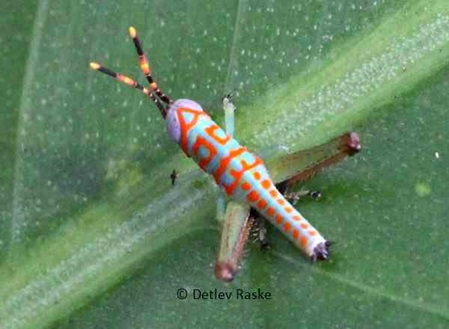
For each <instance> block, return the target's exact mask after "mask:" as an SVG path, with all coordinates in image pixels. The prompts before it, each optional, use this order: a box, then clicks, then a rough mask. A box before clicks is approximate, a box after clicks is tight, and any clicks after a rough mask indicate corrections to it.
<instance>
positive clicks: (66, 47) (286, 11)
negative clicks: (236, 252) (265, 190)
mask: <svg viewBox="0 0 449 329" xmlns="http://www.w3.org/2000/svg"><path fill="white" fill-rule="evenodd" d="M286 3H287V2H282V3H277V2H272V1H257V2H256V1H239V2H237V1H235V2H225V3H222V2H219V1H216V2H215V1H213V2H209V3H208V4H204V2H201V1H189V2H181V1H173V2H169V3H168V4H167V3H163V4H162V3H159V2H148V1H137V2H136V3H133V4H130V3H128V2H125V1H117V2H115V3H111V2H110V3H107V4H102V5H101V6H100V5H98V4H96V3H90V4H86V3H70V6H68V5H67V4H66V3H63V2H56V1H46V0H41V1H40V2H39V4H38V9H37V11H36V14H35V22H34V26H33V30H32V34H31V37H29V38H30V39H31V40H32V41H31V43H30V50H29V55H28V59H27V60H26V62H25V61H22V60H21V59H20V57H19V58H15V56H12V55H9V56H10V57H7V58H9V60H7V61H6V60H5V61H4V62H5V63H8V62H9V63H12V64H13V65H14V68H15V69H14V70H17V71H15V72H18V74H20V73H19V72H23V68H24V67H26V72H25V75H24V76H23V77H22V79H19V80H15V81H19V82H16V84H20V80H23V83H22V90H20V88H19V89H17V90H16V91H14V93H12V94H10V93H8V92H6V95H7V97H8V98H9V99H11V100H10V101H8V102H9V103H7V104H13V105H10V106H11V107H12V109H11V110H12V111H14V108H16V107H17V106H19V114H18V116H17V118H16V117H14V115H13V117H12V119H11V120H9V121H8V120H5V121H3V120H2V127H10V126H11V125H12V126H13V127H14V129H16V128H17V131H14V129H11V128H9V129H11V130H9V131H8V133H7V135H6V136H7V137H6V138H5V139H4V141H5V142H4V144H5V147H4V148H3V149H2V156H1V159H2V166H4V167H5V168H7V170H5V174H4V176H2V181H4V182H6V184H7V186H8V187H7V188H6V189H4V191H5V192H3V190H2V200H4V202H2V207H3V208H2V209H1V211H2V214H4V216H2V220H1V225H2V235H1V238H2V241H3V244H2V246H3V247H4V248H3V254H5V253H9V257H8V258H7V259H5V260H4V261H3V263H2V264H0V324H1V325H0V326H1V327H2V328H3V327H5V328H43V327H48V326H51V325H52V324H54V323H55V321H58V320H62V321H65V320H67V319H68V322H66V323H67V324H66V326H67V327H70V328H73V327H83V328H85V327H92V328H93V327H108V328H110V327H117V328H120V327H124V326H126V327H134V328H141V327H169V326H174V327H179V326H180V325H186V326H187V325H194V324H198V325H202V326H207V327H210V325H211V324H212V323H213V322H215V321H218V320H220V323H221V324H222V325H223V324H224V325H227V326H228V325H238V326H242V325H244V326H245V327H250V326H255V327H256V326H257V327H260V326H262V325H263V326H268V327H270V326H274V325H276V324H278V325H279V324H280V325H281V326H282V325H284V326H287V325H288V326H292V327H293V326H294V327H297V325H298V323H299V324H303V325H304V326H307V327H308V326H318V327H323V326H329V327H342V326H357V327H376V326H378V327H382V328H384V327H397V326H398V325H402V326H407V327H423V326H428V327H444V326H445V325H447V322H448V318H449V316H448V312H449V311H448V310H449V306H448V304H447V300H448V297H449V292H448V290H447V289H448V288H447V286H448V285H447V282H446V281H447V277H448V274H449V273H448V271H449V270H448V264H447V259H448V257H447V250H448V243H447V242H446V239H445V237H446V236H447V232H448V230H447V225H445V224H446V218H447V215H446V214H447V213H448V209H447V206H446V205H445V203H444V202H443V200H446V199H447V192H446V189H445V188H446V187H445V181H447V170H446V168H447V160H445V159H446V158H445V154H446V153H447V142H446V141H447V131H448V129H447V124H446V120H445V113H446V108H447V105H448V99H447V97H446V94H447V93H446V90H447V81H449V77H448V75H447V74H443V73H440V72H444V71H445V70H447V62H448V60H447V58H448V52H449V51H448V50H449V49H448V44H449V43H448V41H449V34H448V32H447V31H449V29H448V27H449V6H448V5H447V4H446V3H445V2H444V1H437V0H434V1H426V2H425V1H396V2H394V4H391V3H384V2H378V1H375V2H368V1H358V2H356V3H354V2H351V3H337V4H328V3H327V2H313V3H310V4H305V3H304V4H296V3H290V4H286ZM30 8H32V7H30ZM2 15H5V14H2ZM4 17H6V16H4ZM19 18H20V17H19ZM19 18H17V19H19ZM5 22H6V20H5ZM131 24H133V25H135V26H136V27H137V28H138V31H139V32H140V35H141V36H142V37H143V42H144V45H145V48H146V49H147V50H148V52H149V55H150V61H151V63H152V65H153V68H154V70H155V74H156V77H157V79H158V81H159V84H160V85H161V86H163V87H164V89H165V91H166V92H167V93H169V94H170V95H172V96H174V97H179V98H181V97H188V98H192V99H195V100H197V101H199V102H200V103H201V104H203V105H204V106H205V107H206V108H207V109H208V110H209V112H210V113H211V114H212V115H213V116H214V117H215V118H216V119H217V120H218V121H222V116H223V115H222V113H221V111H220V97H221V96H222V95H223V94H224V93H225V92H229V91H230V90H233V89H234V90H236V91H237V92H236V94H237V98H236V102H237V104H238V105H239V112H238V116H237V136H238V138H239V139H240V140H241V141H242V143H244V144H247V145H248V146H250V147H251V148H252V149H254V150H257V151H258V153H260V154H262V155H264V154H266V155H268V157H269V158H271V159H274V158H277V157H281V161H282V155H285V152H286V150H290V151H292V152H293V151H297V150H300V149H303V148H305V147H308V146H311V145H316V144H319V143H322V142H325V141H326V140H328V139H329V138H330V137H334V136H336V135H337V134H339V133H342V132H344V131H347V130H348V129H351V128H352V127H353V126H354V125H355V124H357V123H361V122H364V121H365V120H366V119H367V118H372V117H373V115H372V114H373V113H379V114H378V115H380V114H381V113H383V112H386V111H387V110H391V111H392V110H395V111H394V112H393V113H392V114H389V115H388V116H386V117H383V118H382V119H378V121H374V122H372V123H371V124H369V125H367V126H366V128H363V131H362V142H363V141H365V142H364V143H365V144H364V146H365V153H364V154H363V155H361V156H360V157H359V158H354V159H351V161H349V162H347V163H345V164H343V165H341V166H339V167H337V168H335V169H332V170H330V171H328V173H327V174H325V175H324V176H321V177H320V178H318V179H317V180H315V181H313V183H311V187H314V188H317V189H320V190H322V191H323V192H325V195H326V198H325V199H324V200H322V201H321V202H319V203H306V204H302V205H301V209H302V212H303V213H304V214H305V215H306V216H307V217H308V218H310V219H311V221H312V222H313V223H314V224H316V226H317V227H318V228H320V229H321V231H322V232H323V234H325V236H329V237H330V238H332V239H334V240H337V241H338V242H339V244H338V245H336V251H335V253H334V257H333V261H332V262H331V263H328V264H318V265H314V266H311V265H309V264H308V263H307V261H306V260H305V259H304V258H303V257H302V256H301V254H300V253H299V252H298V251H297V250H295V249H294V248H293V247H292V246H291V245H289V244H288V243H287V242H286V241H285V239H283V238H282V237H281V235H280V234H278V233H276V232H273V233H272V240H273V242H274V244H275V246H274V250H273V251H272V252H271V253H270V254H268V255H266V254H260V253H258V252H257V251H256V250H254V251H253V252H252V253H251V254H250V255H249V257H248V260H247V262H246V264H245V265H244V268H243V269H242V271H240V276H239V277H238V279H237V280H236V282H235V283H233V284H232V285H229V286H223V285H222V284H221V283H218V282H216V281H215V279H214V278H213V271H212V267H211V265H210V264H212V263H213V260H214V257H215V254H216V248H217V246H218V241H219V240H218V233H217V232H216V231H215V230H213V228H215V224H216V223H215V222H214V218H213V217H214V216H215V209H214V206H215V200H214V195H215V191H216V187H215V186H214V185H213V183H212V181H211V180H210V179H209V178H208V177H206V176H205V175H204V174H201V173H199V171H198V170H197V169H196V167H195V165H194V164H193V163H192V162H191V161H190V160H189V159H185V158H184V157H183V154H181V152H180V151H179V150H178V149H177V147H176V146H175V145H173V144H172V143H171V142H170V141H169V139H168V138H167V136H166V135H165V132H164V129H163V122H162V120H161V119H160V118H159V117H158V114H157V111H156V110H155V109H154V108H153V107H152V105H150V104H148V102H147V101H146V100H144V99H142V97H139V96H140V95H138V94H136V93H135V92H134V91H132V90H129V89H126V88H124V87H123V86H120V85H118V84H114V82H113V81H111V80H108V79H106V78H105V77H103V76H99V75H98V74H96V73H95V72H90V71H89V70H88V62H89V61H91V60H97V61H99V62H100V63H102V64H105V65H106V64H107V65H108V66H110V67H111V68H114V69H117V70H120V71H122V72H124V73H128V74H130V75H132V76H136V77H137V76H138V75H139V71H138V67H137V60H136V58H135V54H134V53H133V49H132V45H131V42H130V40H129V39H128V37H127V36H126V28H127V27H128V26H129V25H131ZM19 31H20V30H16V29H14V25H13V24H5V29H4V32H5V35H17V34H18V33H19ZM122 31H123V33H122V34H120V33H121V32H122ZM7 32H9V34H8V33H7ZM21 33H23V32H21ZM24 51H25V52H26V50H24ZM12 64H11V65H12ZM7 83H8V81H7V80H3V82H2V84H3V85H6V84H7ZM3 90H8V89H6V87H5V88H3ZM10 95H11V96H10ZM14 104H15V105H14ZM5 111H6V112H7V113H9V112H8V111H9V109H8V107H5ZM13 113H14V112H13ZM15 121H17V122H18V123H17V127H16V125H14V122H15ZM14 136H17V137H16V138H14ZM3 159H5V160H3ZM173 168H177V169H178V170H179V171H181V173H182V175H181V177H180V179H179V180H178V184H177V186H176V188H175V189H172V188H171V186H170V180H169V178H168V176H169V174H170V172H171V170H172V169H173ZM3 204H4V206H3ZM4 232H9V234H8V233H4ZM179 287H186V288H187V289H188V290H189V291H193V288H200V289H204V290H210V289H214V288H219V289H230V290H232V291H234V292H235V291H236V288H239V287H243V288H245V289H249V290H257V288H262V289H265V290H269V291H270V292H271V293H272V295H273V300H272V301H268V302H264V301H251V302H248V301H241V300H232V301H230V302H227V303H226V302H218V301H214V300H212V301H194V300H190V299H188V300H186V301H183V302H181V301H178V300H176V298H175V294H176V290H177V289H178V288H179ZM107 290H110V291H111V293H110V294H106V295H103V293H104V292H105V291H107ZM86 307H87V308H86ZM81 308H83V310H80V309H81ZM242 309H243V310H244V311H245V313H246V315H243V314H242V312H239V311H241V310H242ZM86 310H87V311H86ZM200 310H201V314H203V315H205V316H204V320H201V319H198V317H197V316H196V315H195V314H196V313H198V312H197V311H200ZM248 314H250V315H248Z"/></svg>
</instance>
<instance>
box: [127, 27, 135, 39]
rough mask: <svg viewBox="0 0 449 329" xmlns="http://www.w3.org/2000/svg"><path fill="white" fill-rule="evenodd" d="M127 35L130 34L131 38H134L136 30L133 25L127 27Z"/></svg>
mask: <svg viewBox="0 0 449 329" xmlns="http://www.w3.org/2000/svg"><path fill="white" fill-rule="evenodd" d="M128 32H129V35H130V36H131V38H135V37H136V36H137V31H136V29H135V28H134V26H130V27H129V29H128Z"/></svg>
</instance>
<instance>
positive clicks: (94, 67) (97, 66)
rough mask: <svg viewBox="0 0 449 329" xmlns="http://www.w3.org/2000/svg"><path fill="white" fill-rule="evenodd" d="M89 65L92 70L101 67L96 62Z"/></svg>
mask: <svg viewBox="0 0 449 329" xmlns="http://www.w3.org/2000/svg"><path fill="white" fill-rule="evenodd" d="M89 65H90V68H91V69H92V70H98V69H99V68H100V67H101V65H100V64H98V63H95V62H90V64H89Z"/></svg>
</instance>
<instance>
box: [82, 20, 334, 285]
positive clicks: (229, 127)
mask: <svg viewBox="0 0 449 329" xmlns="http://www.w3.org/2000/svg"><path fill="white" fill-rule="evenodd" d="M129 34H130V36H131V38H132V39H133V42H134V45H135V48H136V50H137V53H138V55H139V62H140V68H141V70H142V72H143V74H144V75H145V77H146V79H147V80H148V82H149V88H145V87H143V86H142V85H140V84H139V83H137V82H136V81H134V80H133V79H131V78H129V77H127V76H124V75H122V74H119V73H116V72H114V71H111V70H109V69H107V68H105V67H103V66H101V65H100V64H97V63H91V64H90V66H91V68H92V69H95V70H98V71H100V72H102V73H105V74H107V75H109V76H111V77H113V78H115V79H117V80H119V81H121V82H123V83H125V84H127V85H129V86H131V87H134V88H136V89H139V90H140V91H142V92H143V93H144V94H145V95H147V96H148V97H149V98H150V99H151V100H152V101H153V102H154V103H155V104H156V106H157V107H158V109H159V111H160V113H161V114H162V117H163V118H164V119H165V121H166V127H167V131H168V135H169V136H170V138H171V139H172V140H173V141H175V142H176V143H178V144H179V146H180V147H181V149H182V150H183V151H184V153H185V154H186V155H187V156H188V157H191V158H193V159H194V160H195V162H196V163H197V164H198V165H199V167H200V168H201V169H202V170H204V171H205V172H207V173H208V174H210V175H212V176H213V178H214V180H215V182H216V183H217V185H218V186H220V187H221V189H222V191H224V193H225V194H226V195H227V196H228V197H229V198H230V199H231V200H234V202H233V203H230V206H229V207H231V208H232V207H234V208H232V209H230V210H229V209H228V210H227V213H229V215H228V216H229V217H231V218H234V217H235V214H236V213H239V212H240V213H242V215H240V217H242V218H243V219H244V220H246V218H247V214H248V212H249V209H250V207H252V208H253V209H256V210H257V212H258V213H259V214H260V215H262V216H263V217H265V218H266V219H268V220H269V221H270V222H271V223H272V224H273V225H275V226H276V227H277V228H278V229H279V230H280V231H281V232H283V233H284V234H285V236H287V238H288V239H290V240H291V241H292V242H293V243H294V244H295V245H296V246H297V247H298V248H300V249H301V250H303V251H304V252H305V254H306V255H308V256H309V257H310V258H311V259H312V260H313V261H316V260H325V259H328V257H329V246H330V243H329V242H328V241H327V240H326V239H325V238H324V237H323V236H322V235H321V234H320V233H319V232H318V231H317V230H316V229H315V228H314V227H313V226H312V225H311V224H310V223H309V222H308V221H307V220H306V219H305V218H304V216H302V215H301V214H300V213H299V212H298V211H297V210H296V209H295V208H294V207H293V206H292V205H291V204H290V202H289V201H288V200H287V199H286V198H285V197H284V195H283V194H282V193H280V192H279V191H278V189H277V188H276V186H275V184H274V183H273V181H272V180H271V179H270V176H269V175H268V172H267V169H266V168H265V165H264V163H263V161H262V160H261V159H260V158H259V157H258V156H256V155H254V154H253V153H251V152H250V151H248V149H246V148H245V147H243V146H241V145H240V144H239V142H238V141H237V140H236V139H234V138H233V137H232V135H233V113H234V109H235V108H234V106H233V105H232V103H231V102H230V100H229V98H225V101H224V107H225V115H226V132H225V131H224V130H223V129H221V128H220V127H219V126H218V125H217V124H216V123H215V122H214V121H213V120H212V119H211V118H210V116H209V115H208V114H207V113H206V112H205V111H204V110H203V108H202V107H201V106H200V105H199V104H198V103H196V102H194V101H192V100H189V99H178V100H176V101H173V100H172V99H170V98H169V97H168V96H167V95H166V94H164V93H163V92H162V90H161V89H160V88H159V87H158V85H157V83H156V81H155V80H154V79H153V77H152V75H151V69H150V65H149V63H148V60H147V58H146V56H145V54H144V52H143V50H142V46H141V43H140V41H139V39H138V37H137V33H136V30H135V29H134V28H133V27H130V28H129ZM242 223H243V224H242ZM233 225H234V224H233ZM235 225H237V226H238V224H235ZM239 225H240V226H239V227H238V228H237V230H238V231H240V232H238V233H237V234H234V235H236V236H242V237H241V238H238V237H237V238H234V239H233V240H232V239H230V238H229V234H231V233H229V230H232V228H230V227H225V228H224V231H225V232H223V235H225V234H226V236H224V237H222V244H221V250H220V255H221V256H219V259H218V261H217V266H216V275H217V277H218V278H220V279H222V280H226V281H229V280H232V278H233V277H234V273H235V271H236V266H237V265H236V260H235V259H232V257H234V256H232V253H233V250H234V249H238V248H240V249H241V247H242V246H241V244H242V243H244V242H243V240H244V237H243V236H244V235H245V234H243V233H242V232H243V231H247V226H246V225H245V224H244V222H242V221H240V224H239ZM230 244H231V246H229V245H230ZM228 250H229V251H228Z"/></svg>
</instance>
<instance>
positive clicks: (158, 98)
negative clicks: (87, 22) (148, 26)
mask: <svg viewBox="0 0 449 329" xmlns="http://www.w3.org/2000/svg"><path fill="white" fill-rule="evenodd" d="M129 31H130V35H131V37H132V38H133V41H134V44H135V46H136V49H137V53H138V54H139V59H140V63H141V64H140V68H141V70H142V72H143V73H144V74H145V77H146V78H147V80H148V82H149V83H150V88H151V89H148V88H145V87H144V86H142V85H141V84H140V83H138V82H137V81H135V80H133V79H131V78H130V77H127V76H126V75H123V74H120V73H117V72H114V71H112V70H110V69H108V68H106V67H104V66H102V65H100V64H98V63H95V62H92V63H90V67H91V68H92V69H93V70H96V71H99V72H101V73H104V74H106V75H108V76H110V77H112V78H114V79H116V80H118V81H120V82H122V83H124V84H126V85H128V86H130V87H133V88H135V89H138V90H140V91H141V92H142V93H144V94H145V95H147V96H148V97H149V98H150V99H151V100H152V101H153V102H154V104H156V106H157V107H158V109H159V111H160V112H161V115H162V117H163V118H165V117H166V116H167V108H168V104H170V103H172V102H173V101H172V100H171V99H170V98H169V97H167V96H166V95H165V94H164V93H163V92H162V91H161V90H160V89H159V87H158V86H157V84H156V82H155V81H154V79H153V77H152V76H151V71H150V66H149V64H148V60H147V59H146V56H145V54H144V53H143V51H142V47H141V45H140V42H139V39H137V34H136V30H135V29H134V28H133V27H130V28H129ZM131 32H133V34H131ZM163 103H166V104H163Z"/></svg>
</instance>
